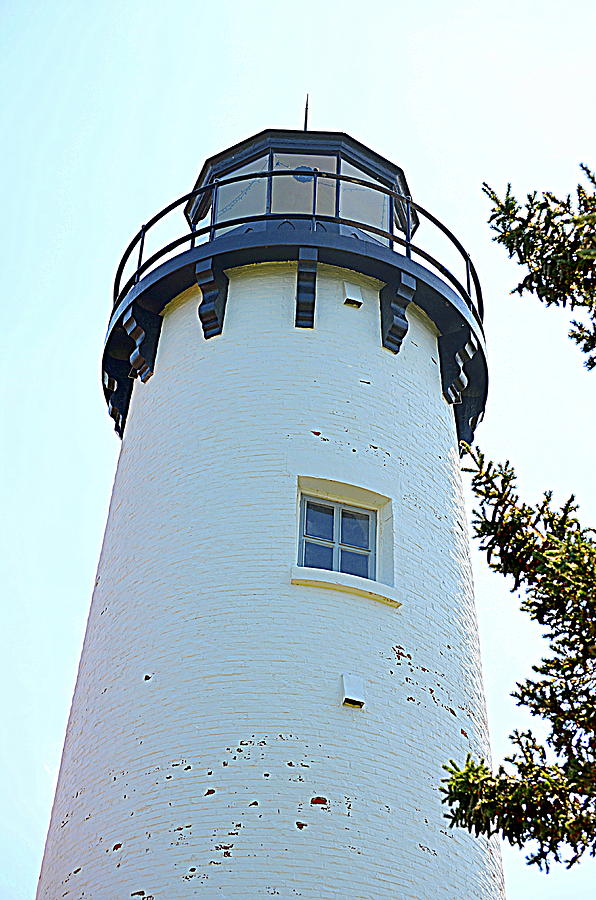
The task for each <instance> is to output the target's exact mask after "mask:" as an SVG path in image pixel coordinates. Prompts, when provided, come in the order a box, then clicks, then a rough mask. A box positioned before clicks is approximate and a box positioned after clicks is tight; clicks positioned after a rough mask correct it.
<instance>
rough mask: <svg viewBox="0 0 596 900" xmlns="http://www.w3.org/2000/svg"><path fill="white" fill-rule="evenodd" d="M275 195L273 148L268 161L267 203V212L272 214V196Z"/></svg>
mask: <svg viewBox="0 0 596 900" xmlns="http://www.w3.org/2000/svg"><path fill="white" fill-rule="evenodd" d="M272 195H273V150H270V151H269V158H268V162H267V200H266V203H265V212H266V213H267V215H268V216H269V215H271V197H272Z"/></svg>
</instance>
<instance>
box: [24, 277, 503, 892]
mask: <svg viewBox="0 0 596 900" xmlns="http://www.w3.org/2000/svg"><path fill="white" fill-rule="evenodd" d="M227 274H228V276H229V279H230V282H229V295H228V302H227V308H226V321H225V328H224V330H223V333H222V334H221V335H220V336H218V337H216V338H213V339H211V340H208V341H207V340H205V339H204V337H203V334H202V331H201V327H200V323H199V320H198V317H197V303H198V301H199V300H200V292H199V290H198V288H194V289H190V290H187V291H185V292H184V293H183V294H182V295H180V296H179V297H177V298H176V299H175V300H173V301H172V302H171V303H170V304H169V305H168V306H167V307H166V310H165V312H164V316H163V327H162V334H161V338H160V343H159V349H158V357H157V362H156V373H155V376H154V377H153V378H152V379H151V380H150V381H149V382H148V383H147V384H146V385H144V386H141V385H139V384H138V383H136V385H135V390H134V392H133V397H132V403H131V408H130V413H129V416H128V424H127V428H126V433H125V436H124V441H123V446H122V453H121V456H120V460H119V464H118V471H117V475H116V480H115V485H114V491H113V496H112V501H111V506H110V514H109V519H108V524H107V529H106V534H105V539H104V545H103V549H102V553H101V559H100V564H99V570H98V576H97V586H96V590H95V593H94V597H93V602H92V607H91V612H90V617H89V623H88V629H87V634H86V638H85V644H84V649H83V654H82V659H81V665H80V671H79V676H78V681H77V686H76V691H75V695H74V700H73V706H72V711H71V717H70V722H69V726H68V732H67V738H66V743H65V749H64V756H63V761H62V767H61V772H60V777H59V781H58V787H57V793H56V799H55V804H54V809H53V813H52V820H51V825H50V831H49V836H48V842H47V846H46V853H45V857H44V863H43V867H42V873H41V878H40V887H39V891H38V898H39V900H55V898H57V897H63V896H64V897H77V898H78V897H88V898H93V900H113V898H115V897H123V898H124V897H141V898H144V900H149V898H155V900H166V898H167V900H170V898H185V897H187V896H188V897H194V896H196V895H202V896H205V897H209V898H216V897H225V898H228V900H240V898H246V897H261V896H263V897H265V896H269V895H276V896H281V897H288V898H289V897H304V898H311V900H321V898H352V900H364V898H378V897H381V896H383V897H384V896H387V897H395V898H400V900H402V898H410V900H427V898H431V897H432V898H444V900H453V898H456V897H457V898H460V897H462V898H463V897H465V898H479V900H480V898H481V900H493V898H495V900H496V898H501V897H502V878H501V872H500V860H499V857H498V853H495V851H494V849H493V847H492V846H489V845H488V844H487V843H486V841H484V840H483V839H476V838H473V837H472V836H470V835H468V834H467V833H464V832H463V831H460V830H457V831H450V830H449V829H448V828H447V826H446V823H445V820H444V818H443V808H442V807H441V803H440V794H439V791H438V784H439V780H440V778H441V776H442V771H441V765H442V763H444V762H445V761H446V760H447V759H448V758H449V757H453V756H455V757H457V758H461V757H463V756H464V755H465V753H466V752H468V751H471V752H473V753H475V754H481V755H486V754H487V753H488V740H487V730H486V721H485V713H484V705H483V697H482V686H481V673H480V660H479V649H478V641H477V627H476V621H475V614H474V604H473V595H472V583H471V572H470V561H469V549H468V539H467V529H466V524H465V517H464V510H463V504H462V496H461V484H460V474H459V469H460V466H459V460H458V455H457V439H456V433H455V425H454V419H453V411H452V409H451V408H450V406H449V405H448V404H447V402H446V401H445V399H444V398H443V395H442V391H441V378H440V372H439V356H438V352H437V332H436V328H435V326H434V325H433V324H432V322H431V321H430V319H428V318H427V316H426V315H425V314H424V313H423V312H422V311H421V310H420V309H419V308H417V307H415V306H414V304H413V303H411V304H410V305H409V307H408V309H407V318H408V321H409V330H408V333H407V335H406V337H405V339H404V342H403V346H402V348H401V351H400V353H399V354H398V355H397V356H395V355H393V354H391V353H389V352H388V351H387V350H385V349H384V348H383V347H382V345H381V340H380V317H379V287H380V284H379V283H378V282H376V281H374V280H373V279H371V278H368V277H364V276H360V275H357V274H355V273H353V272H347V271H346V270H342V269H339V268H334V267H331V266H323V265H321V266H319V269H318V273H317V305H316V316H315V326H314V328H313V329H312V330H310V329H297V328H295V327H294V315H295V295H296V265H295V264H290V263H277V264H276V263H272V264H259V265H251V266H244V267H242V268H235V269H231V270H229V271H228V273H227ZM346 280H347V281H349V282H350V284H352V285H354V284H355V285H357V286H358V287H359V288H360V289H361V294H362V301H363V302H362V306H361V307H360V308H359V309H354V308H351V307H348V306H346V305H345V303H344V300H345V297H346V290H345V281H346ZM301 488H302V489H303V490H304V491H305V492H306V493H308V494H309V495H312V494H318V493H320V494H322V495H323V496H328V497H329V496H330V497H332V498H335V499H337V500H340V501H341V500H344V501H347V502H351V503H353V504H354V505H361V506H368V507H374V508H376V509H378V519H379V523H380V531H381V534H380V545H379V579H380V580H381V581H383V582H385V583H387V585H388V587H386V588H384V587H383V586H382V585H379V584H376V583H373V582H371V589H373V593H374V592H375V591H376V593H377V594H378V595H379V596H380V597H381V601H380V600H379V599H373V598H371V597H368V596H365V595H363V594H362V592H358V593H357V592H355V590H353V589H352V588H353V587H354V586H353V585H352V588H350V586H347V587H346V584H345V583H344V584H343V585H342V584H335V585H334V586H333V587H331V586H326V587H324V586H320V585H319V584H317V583H306V584H302V583H292V582H293V581H294V582H296V581H300V580H301V579H300V578H299V577H298V576H299V575H300V572H299V571H298V570H297V568H296V563H297V553H298V549H297V548H298V527H299V525H298V522H299V516H298V497H299V493H300V490H301ZM321 576H322V577H323V578H324V577H329V580H330V581H333V576H332V574H331V573H329V575H328V576H326V573H324V572H322V573H321ZM302 580H304V579H302ZM306 580H308V579H306ZM336 580H339V581H341V579H336ZM345 581H346V579H344V582H345ZM383 597H386V599H387V601H388V602H382V598H383ZM396 601H397V602H399V603H401V606H396V605H390V604H391V603H392V602H393V603H394V604H395V602H396ZM346 673H351V674H354V675H357V676H359V677H360V678H361V679H362V681H363V684H364V691H365V700H366V704H365V706H364V708H363V709H356V708H350V707H348V706H345V705H342V692H341V691H342V675H344V674H346Z"/></svg>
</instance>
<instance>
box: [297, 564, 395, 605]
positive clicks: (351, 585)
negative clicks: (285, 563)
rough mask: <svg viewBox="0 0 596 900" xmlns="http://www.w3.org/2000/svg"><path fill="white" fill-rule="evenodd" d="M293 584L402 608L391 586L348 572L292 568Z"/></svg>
mask: <svg viewBox="0 0 596 900" xmlns="http://www.w3.org/2000/svg"><path fill="white" fill-rule="evenodd" d="M290 581H291V582H292V584H304V585H310V586H311V587H322V588H329V589H330V590H332V591H344V592H345V593H348V594H356V595H357V596H358V597H368V598H370V599H371V600H379V601H380V602H381V603H387V604H388V605H389V606H401V600H400V599H399V592H398V591H397V590H396V589H395V588H394V587H392V586H391V585H390V584H382V583H381V582H380V581H371V579H370V578H361V577H360V576H359V575H348V574H347V573H346V572H328V571H327V570H326V569H311V568H309V567H308V566H292V569H291V572H290Z"/></svg>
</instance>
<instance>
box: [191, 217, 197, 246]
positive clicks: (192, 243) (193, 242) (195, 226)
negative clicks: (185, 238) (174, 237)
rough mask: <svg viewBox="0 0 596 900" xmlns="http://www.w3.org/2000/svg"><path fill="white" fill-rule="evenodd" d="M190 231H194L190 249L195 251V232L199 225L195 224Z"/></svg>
mask: <svg viewBox="0 0 596 900" xmlns="http://www.w3.org/2000/svg"><path fill="white" fill-rule="evenodd" d="M190 230H191V231H192V237H191V239H190V249H191V250H194V249H195V231H196V230H197V223H196V222H193V223H192V224H191V226H190Z"/></svg>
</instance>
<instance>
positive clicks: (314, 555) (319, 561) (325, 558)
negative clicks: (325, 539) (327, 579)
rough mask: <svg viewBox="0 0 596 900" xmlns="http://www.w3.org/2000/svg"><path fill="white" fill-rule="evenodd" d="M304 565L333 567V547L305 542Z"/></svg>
mask: <svg viewBox="0 0 596 900" xmlns="http://www.w3.org/2000/svg"><path fill="white" fill-rule="evenodd" d="M304 565H305V566H310V567H311V568H313V569H333V547H324V546H323V544H313V543H311V541H305V542H304Z"/></svg>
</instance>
